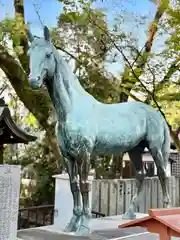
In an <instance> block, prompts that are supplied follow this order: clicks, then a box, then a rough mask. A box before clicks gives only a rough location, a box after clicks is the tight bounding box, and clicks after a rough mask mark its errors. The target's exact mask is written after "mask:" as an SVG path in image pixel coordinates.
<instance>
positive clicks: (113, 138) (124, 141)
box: [94, 125, 146, 155]
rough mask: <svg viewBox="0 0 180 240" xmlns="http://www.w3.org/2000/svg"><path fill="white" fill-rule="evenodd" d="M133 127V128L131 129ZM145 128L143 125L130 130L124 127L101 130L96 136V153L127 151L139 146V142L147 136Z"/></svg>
mask: <svg viewBox="0 0 180 240" xmlns="http://www.w3.org/2000/svg"><path fill="white" fill-rule="evenodd" d="M130 129H131V130H130ZM145 134H146V131H145V128H144V127H143V126H142V125H141V127H140V126H139V127H138V126H137V125H136V126H132V128H128V131H127V130H126V128H125V127H124V129H122V127H119V128H110V129H109V131H107V128H106V129H105V130H104V131H99V132H98V136H97V137H96V141H95V147H94V152H95V153H96V154H105V155H106V154H107V155H109V154H117V153H120V152H127V151H128V150H130V149H132V148H133V147H135V146H137V145H138V144H139V142H141V141H142V140H144V138H145Z"/></svg>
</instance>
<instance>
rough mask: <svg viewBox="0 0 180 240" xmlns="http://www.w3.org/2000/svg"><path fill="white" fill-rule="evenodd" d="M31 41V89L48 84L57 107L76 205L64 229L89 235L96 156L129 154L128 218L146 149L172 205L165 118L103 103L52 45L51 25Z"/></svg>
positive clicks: (143, 107)
mask: <svg viewBox="0 0 180 240" xmlns="http://www.w3.org/2000/svg"><path fill="white" fill-rule="evenodd" d="M28 37H29V41H30V42H31V45H30V48H29V52H28V53H29V57H30V75H29V82H30V86H31V87H32V88H33V89H39V88H40V87H42V86H43V85H45V86H46V87H47V90H48V92H49V95H50V98H51V100H52V103H53V105H54V107H55V109H56V113H57V125H56V135H57V140H58V144H59V147H60V149H61V152H62V155H63V156H64V159H65V163H66V168H67V172H68V175H69V179H70V189H71V192H72V197H73V203H74V207H73V216H72V218H71V220H70V222H69V224H68V225H67V226H66V228H65V231H66V232H73V231H75V232H78V233H79V234H82V235H84V234H87V233H89V221H90V219H91V212H90V208H89V204H90V202H89V191H90V189H89V183H88V181H87V178H88V172H89V168H90V157H91V155H92V154H95V155H100V154H103V155H109V154H111V155H112V154H114V155H115V154H119V153H120V152H128V154H129V156H130V159H131V162H132V164H133V165H134V167H135V169H136V173H137V174H136V179H137V191H136V194H135V196H134V197H133V198H132V200H131V202H130V205H129V209H128V211H127V212H126V213H125V214H124V217H123V218H124V219H134V218H135V217H136V215H135V211H136V207H137V204H138V200H139V195H140V193H141V191H142V186H143V180H144V169H143V164H142V153H143V151H144V148H145V147H147V148H148V149H149V151H150V153H151V154H152V156H153V158H154V161H155V163H156V165H157V168H158V170H157V171H158V177H159V180H160V183H161V186H162V191H163V195H164V204H165V205H166V206H167V207H168V206H169V202H170V199H169V194H168V189H167V179H166V176H167V175H166V168H167V165H168V164H169V152H170V134H169V129H168V126H167V123H166V121H165V119H164V118H163V116H162V115H161V114H160V113H159V112H158V111H156V110H155V109H154V108H153V107H151V106H149V105H147V104H144V103H141V102H127V103H118V104H104V103H101V102H98V101H97V100H96V99H95V98H94V97H93V96H92V95H90V94H89V93H88V92H86V91H85V89H84V88H83V87H82V85H81V84H80V82H79V80H78V79H77V77H76V76H75V75H74V73H73V70H72V69H70V67H69V65H68V63H67V62H66V61H65V60H64V59H63V57H62V56H61V55H60V53H59V52H58V51H57V49H56V48H55V47H54V46H53V44H52V42H51V38H50V33H49V30H48V28H47V27H44V37H43V38H37V37H34V36H33V35H32V34H31V32H30V31H28ZM78 176H79V180H78ZM80 194H81V195H80ZM81 197H82V204H81Z"/></svg>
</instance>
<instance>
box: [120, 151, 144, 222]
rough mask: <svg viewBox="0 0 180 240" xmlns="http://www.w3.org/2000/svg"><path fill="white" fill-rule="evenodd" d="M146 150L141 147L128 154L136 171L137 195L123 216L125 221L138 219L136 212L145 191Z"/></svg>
mask: <svg viewBox="0 0 180 240" xmlns="http://www.w3.org/2000/svg"><path fill="white" fill-rule="evenodd" d="M143 150H144V149H141V148H140V147H139V146H137V147H136V148H134V149H132V150H131V151H129V152H128V154H129V157H130V160H131V162H132V164H133V166H134V168H135V170H136V193H135V195H134V196H133V197H132V199H131V202H130V205H129V208H128V210H127V212H126V213H125V214H124V215H123V217H122V218H123V219H128V220H132V219H135V218H136V215H135V211H136V209H137V206H138V203H139V197H140V194H141V192H142V189H143V181H144V169H143V162H142V152H143Z"/></svg>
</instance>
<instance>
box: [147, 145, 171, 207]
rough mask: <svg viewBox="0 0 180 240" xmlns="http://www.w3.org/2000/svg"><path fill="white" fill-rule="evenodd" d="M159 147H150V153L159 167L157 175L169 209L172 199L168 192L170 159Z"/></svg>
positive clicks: (165, 204) (165, 203) (165, 205)
mask: <svg viewBox="0 0 180 240" xmlns="http://www.w3.org/2000/svg"><path fill="white" fill-rule="evenodd" d="M157 146H158V145H156V146H155V147H150V149H149V151H150V152H151V155H152V157H153V159H154V162H155V164H156V167H157V175H158V178H159V181H160V184H161V187H162V192H163V199H164V207H165V208H168V207H170V197H169V191H168V184H167V173H166V169H167V164H168V161H169V160H168V159H169V157H168V154H167V153H166V152H163V151H162V149H161V148H160V147H159V148H158V147H157Z"/></svg>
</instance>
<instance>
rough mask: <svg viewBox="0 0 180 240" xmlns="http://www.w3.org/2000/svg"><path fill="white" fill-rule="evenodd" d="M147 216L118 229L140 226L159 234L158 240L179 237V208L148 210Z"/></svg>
mask: <svg viewBox="0 0 180 240" xmlns="http://www.w3.org/2000/svg"><path fill="white" fill-rule="evenodd" d="M148 213H149V216H147V217H144V218H140V219H135V220H132V221H129V222H127V223H124V224H122V225H119V226H118V227H119V228H127V227H135V226H140V227H144V228H146V229H147V230H148V231H149V232H151V233H157V234H159V237H160V240H170V239H171V237H172V236H173V237H180V208H165V209H164V208H163V209H150V210H149V212H148Z"/></svg>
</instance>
